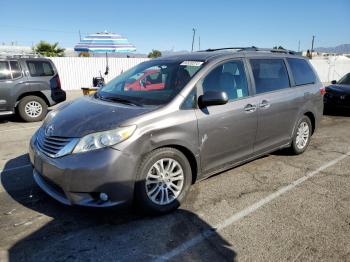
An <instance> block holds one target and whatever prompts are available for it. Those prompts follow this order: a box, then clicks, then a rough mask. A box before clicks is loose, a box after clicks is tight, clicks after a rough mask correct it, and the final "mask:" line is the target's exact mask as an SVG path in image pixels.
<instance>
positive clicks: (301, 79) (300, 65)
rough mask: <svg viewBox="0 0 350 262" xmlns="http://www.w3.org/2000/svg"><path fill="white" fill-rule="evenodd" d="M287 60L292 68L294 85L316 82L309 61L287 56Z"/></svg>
mask: <svg viewBox="0 0 350 262" xmlns="http://www.w3.org/2000/svg"><path fill="white" fill-rule="evenodd" d="M287 61H288V64H289V66H290V69H291V70H292V75H293V78H294V82H295V85H297V86H300V85H307V84H313V83H315V82H316V76H315V73H314V71H312V69H311V67H310V65H309V63H308V62H306V61H305V60H304V59H298V58H287Z"/></svg>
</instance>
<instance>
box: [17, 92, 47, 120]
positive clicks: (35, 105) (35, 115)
mask: <svg viewBox="0 0 350 262" xmlns="http://www.w3.org/2000/svg"><path fill="white" fill-rule="evenodd" d="M18 113H19V115H20V117H21V118H22V119H23V120H24V121H26V122H37V121H41V120H43V119H44V118H45V116H46V114H47V104H46V103H45V101H44V100H43V99H42V98H41V97H38V96H26V97H23V98H22V99H21V101H20V102H19V104H18Z"/></svg>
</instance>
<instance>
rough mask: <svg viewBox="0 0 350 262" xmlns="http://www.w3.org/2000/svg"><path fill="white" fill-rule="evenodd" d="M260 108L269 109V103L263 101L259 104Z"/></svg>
mask: <svg viewBox="0 0 350 262" xmlns="http://www.w3.org/2000/svg"><path fill="white" fill-rule="evenodd" d="M259 106H260V108H269V107H270V103H269V101H267V100H263V101H262V102H261V103H260V105H259Z"/></svg>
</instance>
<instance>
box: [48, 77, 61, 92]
mask: <svg viewBox="0 0 350 262" xmlns="http://www.w3.org/2000/svg"><path fill="white" fill-rule="evenodd" d="M50 82H51V88H53V89H61V80H60V77H59V75H58V74H57V75H55V76H54V77H53V78H52V79H51V81H50Z"/></svg>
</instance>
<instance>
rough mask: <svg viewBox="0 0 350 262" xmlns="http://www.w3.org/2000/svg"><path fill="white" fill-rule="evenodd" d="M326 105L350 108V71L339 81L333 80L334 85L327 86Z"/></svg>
mask: <svg viewBox="0 0 350 262" xmlns="http://www.w3.org/2000/svg"><path fill="white" fill-rule="evenodd" d="M324 105H325V109H336V108H348V109H350V73H348V74H346V75H345V76H343V77H342V78H341V79H340V80H339V81H338V82H337V81H335V80H333V81H332V85H330V86H327V87H326V94H325V95H324Z"/></svg>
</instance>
